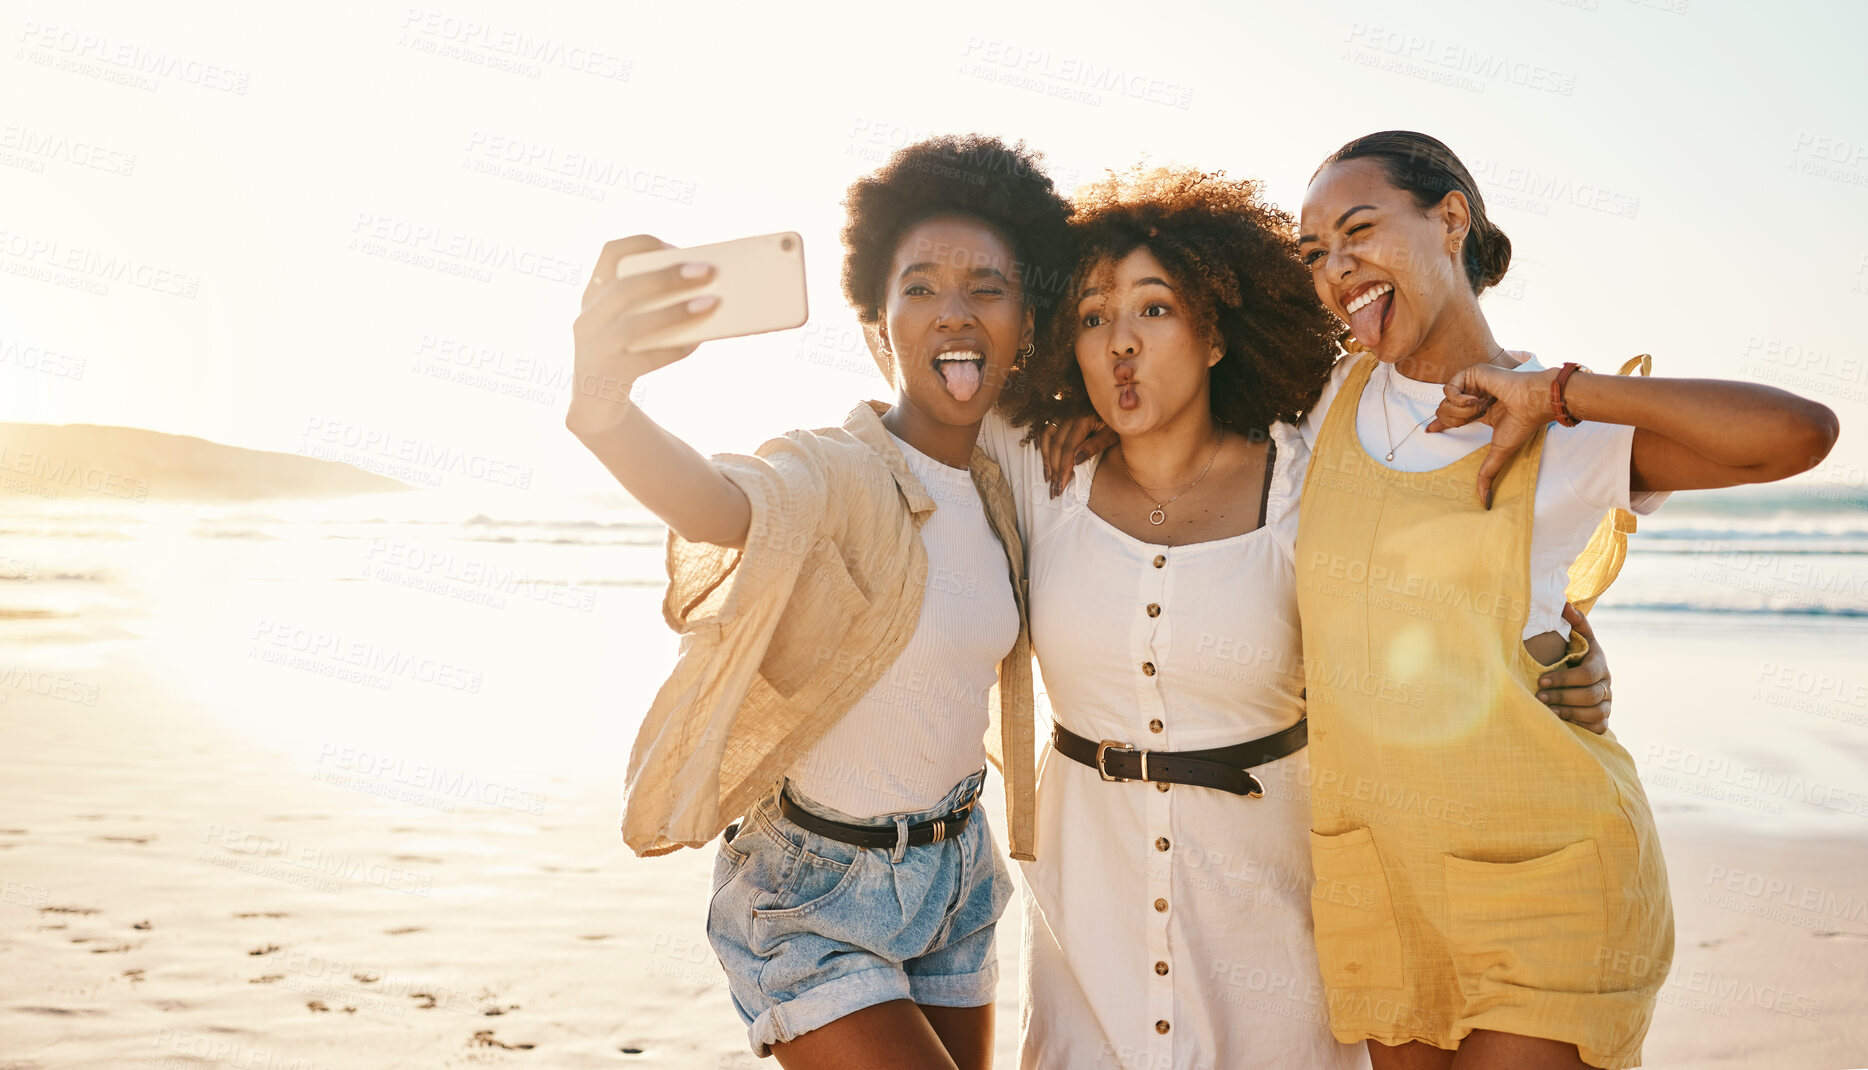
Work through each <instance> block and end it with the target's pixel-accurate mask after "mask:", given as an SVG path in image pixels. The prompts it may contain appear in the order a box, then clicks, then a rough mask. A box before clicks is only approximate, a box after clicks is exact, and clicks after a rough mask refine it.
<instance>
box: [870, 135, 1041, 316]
mask: <svg viewBox="0 0 1868 1070" xmlns="http://www.w3.org/2000/svg"><path fill="white" fill-rule="evenodd" d="M1042 160H1043V156H1042V154H1040V153H1037V152H1033V151H1030V150H1028V149H1026V148H1025V143H1024V142H1022V141H1021V142H1018V143H1016V144H1013V145H1007V144H1006V143H1005V142H1003V141H1000V140H999V139H998V138H993V137H986V136H983V135H980V134H967V135H964V136H947V137H936V138H929V139H927V140H926V141H919V142H916V143H915V144H913V145H909V146H907V147H906V148H903V149H901V150H900V151H898V152H896V153H895V155H894V156H892V157H890V158H889V162H888V163H887V164H885V165H883V166H882V168H881V169H879V170H878V171H876V172H875V173H874V174H872V175H868V176H866V177H864V178H860V179H857V180H856V182H855V183H854V184H853V185H851V186H850V192H849V195H848V196H847V197H845V198H844V201H843V203H844V205H845V206H846V207H847V208H848V209H849V216H848V219H847V221H846V222H845V223H844V225H843V248H844V256H843V295H844V297H846V298H848V299H849V302H850V305H851V306H852V307H854V308H855V309H856V314H857V316H858V318H860V319H861V320H862V321H863V322H864V323H865V324H874V323H876V322H877V321H878V320H880V319H881V318H882V306H883V296H884V294H886V293H887V292H888V287H887V281H888V273H889V265H890V264H891V263H892V262H893V261H894V259H895V247H896V244H897V243H898V242H900V240H901V236H902V234H903V233H905V232H906V231H907V230H908V228H910V227H912V226H914V225H915V224H917V223H920V222H922V221H923V220H926V219H930V218H932V217H934V216H938V215H963V216H972V217H973V218H975V219H978V220H980V221H982V222H984V223H986V224H987V225H988V226H990V227H992V229H993V230H995V231H997V232H998V233H999V235H1000V236H1001V237H1003V238H1004V239H1005V240H1006V241H1007V243H1009V244H1010V245H1011V246H1012V255H1013V257H1014V258H1015V260H1016V262H1017V269H1018V274H1019V277H1020V280H1021V282H1022V283H1023V289H1024V291H1025V302H1026V304H1029V305H1031V306H1032V308H1033V309H1034V310H1035V313H1036V317H1037V325H1038V330H1039V331H1040V332H1042V331H1044V330H1045V329H1046V328H1047V327H1048V326H1049V324H1050V321H1051V318H1052V314H1053V313H1054V312H1055V311H1056V309H1057V306H1058V304H1059V299H1060V298H1061V297H1062V295H1063V291H1064V282H1065V276H1066V275H1067V274H1068V273H1069V271H1070V264H1071V252H1070V202H1069V201H1066V200H1065V199H1064V198H1063V197H1062V196H1061V195H1059V194H1058V192H1057V190H1056V189H1055V188H1054V187H1053V186H1052V184H1051V178H1050V176H1049V175H1047V174H1045V173H1044V170H1043V168H1042V167H1041V166H1040V163H1041V161H1042Z"/></svg>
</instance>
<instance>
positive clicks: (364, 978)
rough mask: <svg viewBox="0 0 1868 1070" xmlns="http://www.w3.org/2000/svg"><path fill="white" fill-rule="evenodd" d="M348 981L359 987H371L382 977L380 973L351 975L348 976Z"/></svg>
mask: <svg viewBox="0 0 1868 1070" xmlns="http://www.w3.org/2000/svg"><path fill="white" fill-rule="evenodd" d="M350 979H351V980H353V981H355V982H357V983H358V984H360V985H373V984H375V983H376V982H378V981H380V980H382V979H383V975H382V974H380V973H353V974H351V975H350Z"/></svg>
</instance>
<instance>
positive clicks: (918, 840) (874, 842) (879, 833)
mask: <svg viewBox="0 0 1868 1070" xmlns="http://www.w3.org/2000/svg"><path fill="white" fill-rule="evenodd" d="M977 801H979V796H977V795H975V796H974V797H973V798H971V799H968V800H967V801H966V805H964V806H962V807H960V808H958V809H956V810H954V811H953V812H952V813H950V814H948V815H947V816H945V817H937V818H935V819H934V820H932V821H923V822H921V823H920V824H917V825H910V826H908V846H910V847H919V846H921V845H922V844H927V843H939V842H941V841H942V840H950V839H952V838H954V837H955V836H958V835H959V834H960V830H961V829H964V828H966V822H967V819H968V818H970V817H972V816H973V804H974V803H975V802H977ZM778 810H779V813H782V814H784V815H785V820H787V821H789V822H791V823H792V824H794V825H796V826H798V827H799V828H801V829H803V830H805V831H806V832H815V833H816V834H818V835H819V836H823V837H825V838H826V839H832V840H836V841H838V842H840V843H848V844H854V845H855V846H857V847H879V848H881V849H883V850H885V851H886V850H892V849H894V847H895V826H894V825H846V824H844V823H843V822H841V821H830V820H828V819H826V818H821V817H818V816H817V815H816V814H814V813H811V812H810V811H809V810H806V809H805V808H804V807H802V806H799V805H798V804H797V803H795V802H793V801H792V798H791V793H790V792H783V793H781V794H780V795H779V797H778Z"/></svg>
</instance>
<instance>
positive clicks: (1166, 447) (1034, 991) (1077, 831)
mask: <svg viewBox="0 0 1868 1070" xmlns="http://www.w3.org/2000/svg"><path fill="white" fill-rule="evenodd" d="M1075 201H1076V209H1077V218H1076V220H1075V222H1074V224H1073V225H1074V226H1075V228H1076V229H1077V232H1078V234H1079V237H1080V240H1081V243H1082V250H1081V255H1080V267H1079V269H1078V272H1077V274H1076V277H1075V278H1074V279H1073V280H1072V284H1071V287H1070V289H1069V291H1068V292H1067V295H1066V297H1065V305H1064V308H1063V309H1062V310H1061V311H1062V312H1063V313H1064V314H1062V315H1059V316H1058V317H1056V323H1057V325H1058V326H1057V328H1056V331H1055V334H1054V336H1053V337H1052V339H1051V340H1050V342H1051V345H1050V347H1049V350H1050V352H1049V354H1048V356H1049V358H1050V359H1049V360H1046V359H1045V356H1044V355H1041V356H1039V357H1038V358H1036V359H1034V360H1033V362H1032V366H1031V367H1030V368H1029V369H1028V370H1027V372H1026V376H1025V379H1024V381H1023V382H1022V383H1014V384H1012V385H1009V386H1008V388H1007V389H1008V391H1013V390H1023V391H1024V394H1023V397H1022V398H1021V399H1019V401H1020V403H1021V407H1018V408H1016V409H1015V413H1014V417H1015V419H1016V420H1018V421H1019V422H1022V423H1033V424H1038V423H1043V422H1046V421H1050V420H1064V421H1066V422H1068V421H1069V420H1070V419H1071V418H1072V417H1073V416H1079V415H1081V414H1084V413H1086V412H1087V411H1088V410H1090V409H1091V408H1092V407H1093V408H1094V410H1095V412H1096V413H1098V414H1100V416H1101V418H1102V419H1103V420H1104V421H1106V422H1107V423H1108V424H1109V426H1110V428H1111V429H1112V430H1113V431H1114V432H1115V433H1116V434H1118V435H1119V436H1120V441H1119V444H1117V445H1116V446H1114V447H1113V448H1111V449H1109V450H1108V451H1107V452H1106V453H1102V454H1101V455H1100V456H1092V457H1089V458H1088V459H1086V460H1085V461H1084V462H1083V463H1082V464H1081V465H1079V466H1078V467H1077V468H1076V471H1075V473H1074V474H1075V476H1076V477H1077V478H1075V479H1073V480H1070V481H1069V485H1068V486H1067V487H1065V488H1064V493H1063V494H1062V495H1061V496H1060V497H1055V498H1053V497H1052V496H1051V494H1050V491H1049V487H1048V485H1047V482H1046V475H1045V465H1044V459H1043V456H1042V454H1041V451H1040V449H1039V448H1038V447H1036V446H1033V445H1029V444H1021V442H1020V438H1021V437H1022V435H1021V432H1019V431H1017V430H1015V429H1013V428H1012V427H1011V426H1010V425H1009V424H1008V423H1006V422H1005V421H1003V420H999V419H996V418H993V419H988V420H987V422H986V423H985V425H984V426H983V428H982V434H981V439H980V445H981V447H982V448H983V449H985V450H986V451H987V453H988V454H989V455H992V456H993V457H994V458H995V459H996V460H999V461H1000V463H1001V465H1002V467H1003V468H1004V471H1005V475H1006V477H1007V480H1008V482H1009V483H1010V484H1011V486H1012V488H1013V494H1014V497H1015V499H1016V502H1017V507H1018V522H1019V528H1020V533H1021V535H1022V536H1023V541H1024V543H1025V547H1026V552H1027V555H1028V561H1029V565H1030V569H1029V575H1030V577H1031V579H1030V583H1031V600H1030V605H1031V633H1032V645H1033V649H1034V651H1035V652H1036V654H1037V656H1038V661H1039V667H1040V670H1041V672H1042V674H1043V680H1044V685H1045V689H1046V691H1047V692H1048V696H1049V701H1050V705H1051V708H1052V713H1053V716H1054V718H1055V720H1056V722H1057V725H1058V726H1059V729H1060V730H1061V731H1060V732H1059V734H1058V736H1057V738H1056V740H1055V741H1054V745H1053V748H1052V749H1050V750H1048V751H1047V752H1046V754H1045V757H1044V761H1043V766H1042V769H1041V772H1040V776H1039V786H1038V839H1039V842H1041V843H1042V844H1044V845H1045V846H1044V848H1043V850H1041V851H1040V852H1039V853H1038V860H1037V861H1035V862H1031V863H1027V864H1025V866H1024V876H1025V883H1026V890H1027V894H1026V896H1025V898H1024V917H1025V933H1026V935H1025V948H1024V956H1023V961H1024V985H1023V989H1024V993H1023V995H1024V999H1023V1023H1022V1040H1023V1044H1022V1048H1023V1050H1022V1058H1021V1065H1022V1066H1024V1067H1026V1068H1039V1067H1043V1068H1053V1067H1055V1068H1070V1070H1080V1068H1087V1067H1120V1068H1123V1070H1170V1068H1171V1070H1196V1068H1202V1070H1204V1068H1213V1070H1222V1068H1223V1070H1240V1068H1251V1067H1306V1068H1309V1067H1316V1068H1338V1067H1359V1066H1366V1065H1367V1054H1366V1052H1365V1050H1364V1046H1363V1045H1362V1044H1359V1043H1358V1044H1354V1045H1347V1044H1341V1043H1338V1042H1337V1041H1336V1040H1335V1039H1334V1038H1333V1037H1332V1036H1331V1035H1330V1031H1329V1028H1328V1022H1327V1015H1326V1011H1325V1004H1324V996H1323V986H1322V981H1321V978H1320V976H1319V973H1318V966H1317V955H1316V950H1315V947H1314V944H1313V942H1312V935H1311V933H1312V930H1311V895H1312V877H1311V868H1310V845H1309V833H1308V829H1309V824H1310V810H1309V805H1310V804H1309V787H1310V778H1309V766H1308V763H1307V760H1306V752H1305V751H1304V750H1303V734H1304V732H1305V726H1304V721H1303V718H1304V700H1303V688H1304V665H1303V662H1302V658H1301V650H1300V640H1299V629H1298V618H1297V606H1296V590H1295V579H1294V576H1295V571H1294V567H1293V561H1292V546H1293V537H1294V534H1295V525H1296V519H1297V517H1296V512H1297V510H1296V504H1297V496H1298V492H1299V490H1300V488H1301V487H1302V485H1303V477H1304V470H1305V464H1306V461H1307V458H1308V449H1307V447H1306V445H1305V443H1304V440H1303V438H1302V437H1301V436H1300V435H1298V434H1297V432H1296V430H1295V428H1293V427H1292V426H1291V424H1290V423H1289V422H1288V421H1291V420H1293V419H1295V418H1296V416H1297V415H1298V414H1299V413H1300V412H1302V411H1303V410H1305V409H1307V408H1308V407H1310V406H1311V405H1313V404H1314V403H1315V401H1316V399H1317V395H1318V393H1319V392H1320V391H1321V390H1322V388H1323V387H1324V385H1325V383H1326V382H1327V381H1328V379H1329V376H1330V368H1331V365H1332V363H1333V362H1334V359H1335V356H1336V353H1337V349H1336V344H1335V338H1336V335H1337V332H1338V330H1339V327H1338V326H1337V325H1336V323H1335V322H1334V320H1332V319H1331V318H1330V317H1329V316H1328V314H1327V313H1326V312H1325V311H1324V310H1323V308H1322V306H1321V305H1320V304H1319V303H1318V302H1317V301H1316V298H1315V295H1314V293H1313V291H1312V287H1311V284H1310V280H1309V278H1308V277H1307V275H1306V273H1305V272H1304V270H1303V268H1302V267H1301V266H1300V265H1299V264H1298V263H1297V261H1296V258H1295V246H1294V244H1293V235H1292V232H1291V228H1290V220H1289V219H1288V217H1286V216H1284V215H1283V214H1282V213H1279V212H1277V211H1276V210H1274V209H1271V208H1268V207H1266V206H1265V205H1264V204H1263V203H1262V202H1261V201H1260V200H1259V197H1258V189H1257V186H1256V184H1255V183H1250V182H1239V181H1225V180H1221V179H1218V178H1215V177H1210V176H1203V175H1200V174H1198V173H1193V172H1170V171H1157V172H1153V173H1150V174H1146V175H1129V176H1125V177H1120V178H1113V179H1110V180H1108V181H1106V182H1104V183H1102V184H1099V185H1097V186H1094V187H1091V188H1089V189H1087V190H1084V191H1081V192H1079V193H1078V195H1077V197H1076V198H1075ZM1040 348H1041V350H1042V349H1043V348H1044V347H1043V345H1042V344H1041V346H1040ZM1079 426H1080V425H1079ZM1064 438H1065V439H1066V440H1067V441H1068V444H1067V445H1066V446H1065V447H1064V448H1066V449H1068V448H1074V441H1069V436H1064ZM1579 619H1580V618H1579ZM1602 675H1603V673H1602V672H1601V671H1600V668H1599V662H1595V663H1588V662H1586V663H1585V664H1584V665H1583V666H1580V667H1578V668H1576V669H1573V670H1570V671H1569V672H1568V673H1566V674H1563V676H1562V679H1559V680H1557V681H1555V683H1556V684H1557V685H1558V687H1559V691H1558V692H1557V694H1556V697H1557V698H1558V700H1560V701H1567V702H1575V703H1577V704H1578V705H1579V706H1584V705H1587V706H1590V707H1594V706H1595V704H1596V703H1598V702H1599V701H1600V699H1601V696H1600V695H1599V694H1596V693H1595V692H1594V691H1591V690H1588V689H1586V688H1585V689H1583V690H1569V689H1568V688H1569V687H1570V686H1571V685H1579V686H1580V685H1587V684H1592V683H1594V682H1595V681H1596V680H1597V679H1599V678H1600V677H1601V676H1602ZM1369 686H1382V685H1381V682H1380V681H1371V682H1370V683H1369ZM1584 700H1587V701H1586V702H1585V701H1584ZM1601 712H1602V711H1600V710H1598V709H1594V708H1590V709H1578V710H1576V711H1573V714H1572V716H1573V717H1574V718H1575V719H1577V720H1579V721H1585V720H1593V719H1596V718H1598V717H1599V716H1600V715H1601ZM1103 744H1109V745H1108V746H1103ZM1242 744H1244V745H1245V746H1242V747H1239V748H1238V749H1237V750H1235V751H1234V752H1233V753H1231V754H1229V755H1225V756H1220V757H1227V758H1230V759H1233V760H1232V761H1229V762H1225V763H1208V762H1205V761H1201V760H1198V759H1196V760H1193V761H1187V760H1186V759H1185V757H1184V756H1185V754H1186V752H1190V751H1203V750H1207V749H1209V748H1229V747H1234V746H1235V745H1242ZM1098 751H1100V752H1101V754H1100V763H1099V761H1098V759H1099V755H1098ZM1139 751H1150V752H1177V753H1179V754H1181V755H1183V757H1182V758H1180V759H1176V758H1171V757H1166V756H1160V757H1155V756H1152V755H1151V756H1150V757H1152V758H1153V760H1152V762H1149V761H1148V758H1145V757H1144V756H1143V755H1142V754H1140V753H1138V752H1139ZM1247 752H1256V753H1255V754H1251V755H1248V754H1247ZM1207 757H1216V756H1212V755H1209V756H1207ZM1145 762H1148V764H1146V765H1145V764H1144V763H1145ZM1098 764H1100V768H1098V767H1096V766H1097V765H1098ZM1228 766H1230V768H1228ZM1248 767H1249V768H1248ZM1112 776H1114V777H1120V778H1122V779H1119V780H1116V781H1115V782H1112V781H1111V779H1110V778H1111V777H1112ZM1144 778H1145V779H1144ZM1215 785H1217V786H1215Z"/></svg>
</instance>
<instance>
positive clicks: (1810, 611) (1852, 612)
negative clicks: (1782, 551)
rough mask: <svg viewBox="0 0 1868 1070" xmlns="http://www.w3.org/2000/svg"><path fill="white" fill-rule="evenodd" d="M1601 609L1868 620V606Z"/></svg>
mask: <svg viewBox="0 0 1868 1070" xmlns="http://www.w3.org/2000/svg"><path fill="white" fill-rule="evenodd" d="M1602 608H1603V609H1613V610H1642V611H1645V612H1649V613H1707V614H1713V615H1717V616H1734V617H1843V618H1862V617H1868V606H1811V605H1805V606H1781V607H1776V606H1740V605H1729V604H1727V605H1720V604H1718V603H1716V602H1711V603H1709V602H1610V601H1608V600H1607V599H1606V598H1605V599H1604V600H1603V602H1602Z"/></svg>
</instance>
